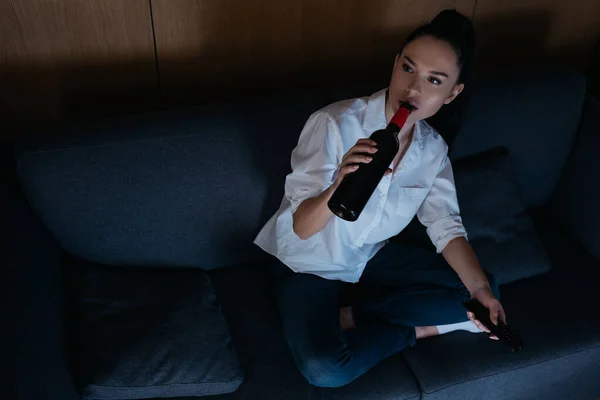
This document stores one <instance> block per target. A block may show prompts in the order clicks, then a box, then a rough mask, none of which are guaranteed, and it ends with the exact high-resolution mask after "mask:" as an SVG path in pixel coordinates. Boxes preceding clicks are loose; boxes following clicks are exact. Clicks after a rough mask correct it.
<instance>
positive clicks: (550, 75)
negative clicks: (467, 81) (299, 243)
mask: <svg viewBox="0 0 600 400" xmlns="http://www.w3.org/2000/svg"><path fill="white" fill-rule="evenodd" d="M584 98H585V79H584V78H583V76H582V75H581V74H580V73H578V72H575V71H571V70H566V69H559V68H553V69H548V68H540V69H539V70H531V71H528V72H521V73H518V74H516V73H503V74H500V75H497V76H495V77H493V78H491V77H490V78H488V79H485V80H482V81H481V82H480V83H479V84H478V85H477V91H476V93H475V94H474V96H473V98H472V103H471V106H470V108H469V113H468V117H467V119H466V121H465V124H464V125H463V127H462V129H461V131H460V132H459V134H458V135H457V137H456V141H455V143H454V146H453V151H452V158H453V159H458V158H460V157H463V156H467V155H472V154H476V153H480V152H482V151H485V150H489V149H492V148H494V147H498V146H504V147H506V148H508V150H509V152H510V155H509V164H510V165H509V168H510V169H511V170H512V171H511V172H512V174H513V177H514V179H515V180H516V181H517V183H518V184H519V188H520V190H521V195H522V197H523V201H524V203H525V205H526V206H528V207H536V206H540V205H543V204H545V203H546V202H547V201H548V199H549V198H550V195H551V193H552V191H553V189H554V187H555V186H556V185H557V183H558V180H559V177H560V173H561V171H562V169H563V168H564V165H565V163H566V161H567V158H568V156H569V153H570V152H571V148H572V146H573V142H574V140H575V135H576V133H577V128H578V126H579V120H580V118H581V110H582V107H583V102H584Z"/></svg>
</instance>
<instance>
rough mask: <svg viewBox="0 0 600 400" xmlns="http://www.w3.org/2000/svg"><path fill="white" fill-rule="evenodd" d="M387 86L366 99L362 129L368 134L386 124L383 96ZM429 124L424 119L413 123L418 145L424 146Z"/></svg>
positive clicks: (415, 139)
mask: <svg viewBox="0 0 600 400" xmlns="http://www.w3.org/2000/svg"><path fill="white" fill-rule="evenodd" d="M387 90H388V89H387V88H385V89H382V90H380V91H378V92H375V93H373V94H372V95H371V96H370V97H369V99H368V100H367V111H366V113H365V120H364V122H363V129H364V130H365V131H366V132H367V133H368V134H369V135H370V134H371V133H373V132H375V131H376V130H379V129H384V128H385V127H386V126H387V123H386V120H385V97H386V93H387ZM430 131H431V129H430V128H429V124H427V123H426V122H424V121H418V122H417V123H416V124H415V130H414V132H413V140H414V141H416V142H417V144H418V147H419V148H421V149H423V148H424V146H425V145H424V138H425V136H426V135H427V134H428V133H430Z"/></svg>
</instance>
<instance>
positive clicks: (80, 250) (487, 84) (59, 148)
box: [16, 70, 585, 269]
mask: <svg viewBox="0 0 600 400" xmlns="http://www.w3.org/2000/svg"><path fill="white" fill-rule="evenodd" d="M378 89H380V87H379V86H373V87H372V88H371V87H370V86H369V85H363V86H360V87H358V86H356V87H355V86H352V85H350V86H349V87H348V88H347V89H345V88H342V89H339V88H338V89H337V90H333V89H332V90H328V91H305V92H301V93H288V94H286V95H273V96H271V97H261V98H260V99H256V100H255V101H252V102H249V103H248V102H241V101H240V102H237V103H229V104H218V105H212V106H207V107H201V108H193V109H184V110H176V111H171V112H161V113H155V114H148V115H139V116H132V117H126V118H116V119H109V120H104V121H99V122H96V123H93V124H90V123H87V124H86V123H82V124H79V125H73V126H71V127H69V128H68V129H63V130H62V131H60V132H42V133H40V134H37V135H35V136H31V137H28V138H24V140H23V142H22V143H21V144H20V146H19V147H18V148H17V150H16V157H17V165H18V169H19V174H20V179H21V184H22V185H23V187H24V188H25V191H26V193H27V194H28V196H29V199H30V202H31V204H32V206H33V208H34V209H35V210H36V211H37V213H38V214H39V216H40V217H41V219H42V220H43V221H44V222H45V224H46V226H47V227H48V229H49V230H50V231H51V232H52V233H53V234H54V235H55V237H56V238H57V239H58V241H59V242H60V243H61V244H62V246H63V247H64V249H65V250H66V251H68V252H70V253H71V254H73V255H75V256H78V257H80V258H83V259H86V260H88V261H92V262H96V263H105V264H116V265H128V266H180V267H200V268H206V269H210V268H216V267H221V266H227V265H231V264H236V263H241V262H247V261H250V260H252V259H255V258H256V257H258V256H259V255H260V254H261V253H260V251H259V250H258V248H257V247H256V246H254V245H253V244H252V240H253V239H254V237H255V235H256V234H257V233H258V231H259V229H260V228H261V227H262V225H263V224H264V223H265V222H266V220H267V219H268V218H269V217H270V216H271V215H272V214H273V213H274V212H275V210H276V209H277V207H278V205H279V203H280V201H281V196H282V194H283V183H284V179H285V175H286V174H287V173H288V172H289V169H290V166H289V160H290V153H291V151H292V149H293V147H294V146H295V144H296V142H297V140H298V135H299V134H300V131H301V129H302V127H303V125H304V123H305V122H306V119H307V118H308V116H309V115H310V113H312V112H313V111H315V110H317V109H319V108H320V107H322V106H324V105H325V104H327V103H328V102H332V101H335V100H340V99H342V98H347V97H356V96H361V95H369V94H370V93H372V92H375V91H376V90H378ZM584 90H585V84H584V80H583V78H582V77H581V76H580V75H579V74H577V73H574V72H570V71H564V70H556V71H547V70H546V71H545V72H539V71H538V72H532V73H513V74H505V75H502V76H498V77H495V78H493V79H486V80H484V81H483V82H482V83H481V84H480V85H479V86H478V90H477V93H476V94H475V97H474V99H473V100H474V101H473V105H472V108H471V109H470V113H469V116H468V118H467V122H466V124H465V126H464V128H463V129H462V130H461V132H460V133H459V135H458V137H457V139H456V142H455V145H454V151H453V155H452V156H453V158H459V157H462V156H465V155H470V154H475V153H478V152H480V151H484V150H487V149H490V148H493V147H496V146H499V145H504V146H506V147H508V148H509V150H510V156H509V157H510V162H511V165H512V167H513V169H514V171H515V177H516V179H517V181H518V183H519V186H520V189H521V191H522V193H523V196H524V199H525V201H526V204H527V205H529V206H535V205H538V204H541V203H544V202H545V201H546V199H547V198H548V196H549V194H550V192H551V191H552V189H553V188H554V186H555V184H556V182H557V180H558V177H559V174H560V171H561V170H562V168H563V166H564V163H565V160H566V158H567V155H568V154H569V152H570V148H571V144H572V142H573V137H574V135H575V132H576V130H577V126H578V122H579V117H580V112H581V104H582V102H583V94H584Z"/></svg>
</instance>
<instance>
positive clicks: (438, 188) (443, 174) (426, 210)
mask: <svg viewBox="0 0 600 400" xmlns="http://www.w3.org/2000/svg"><path fill="white" fill-rule="evenodd" d="M417 217H418V218H419V221H421V223H422V224H423V225H425V226H426V227H427V234H428V235H429V238H430V239H431V242H432V243H433V245H434V246H435V248H436V250H437V252H438V253H441V252H442V250H444V247H446V245H447V244H448V243H449V242H450V241H451V240H452V239H455V238H457V237H465V238H467V232H466V230H465V228H464V226H463V223H462V219H461V217H460V208H459V206H458V199H457V196H456V186H455V185H454V174H453V172H452V165H451V163H450V159H449V158H448V156H445V158H444V160H443V161H442V163H441V165H440V168H439V170H438V174H437V176H436V178H435V180H434V182H433V186H432V187H431V190H430V191H429V193H428V195H427V197H426V198H425V200H424V201H423V204H421V207H420V208H419V211H418V212H417Z"/></svg>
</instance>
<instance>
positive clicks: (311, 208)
mask: <svg viewBox="0 0 600 400" xmlns="http://www.w3.org/2000/svg"><path fill="white" fill-rule="evenodd" d="M375 145H376V143H375V142H374V141H372V140H371V139H359V140H358V141H357V142H356V144H355V145H354V146H353V147H352V148H351V149H350V150H349V151H348V152H347V153H346V154H345V155H344V157H342V162H341V164H340V166H339V168H338V169H337V177H336V179H335V181H334V183H333V184H332V185H331V186H329V187H328V188H327V189H325V191H323V192H322V193H321V194H320V195H318V196H316V197H311V198H308V199H306V200H304V201H302V203H300V205H299V206H298V208H297V209H296V211H295V212H294V215H293V218H294V225H293V228H294V232H295V233H296V235H298V237H299V238H300V239H303V240H306V239H308V238H309V237H311V236H312V235H314V234H315V233H317V232H319V231H321V230H323V228H325V226H326V225H327V223H328V222H329V220H330V219H331V217H332V216H333V213H332V212H331V211H330V210H329V207H328V206H327V202H328V201H329V199H330V198H331V196H332V195H333V192H335V189H336V188H337V187H338V186H339V184H340V182H342V179H344V177H345V176H346V175H347V174H349V173H351V172H354V171H356V170H357V169H358V168H360V163H363V164H367V163H369V162H371V157H370V156H368V155H366V154H374V153H375V152H376V151H377V147H375ZM390 172H391V170H389V169H388V171H386V174H389V173H390Z"/></svg>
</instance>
